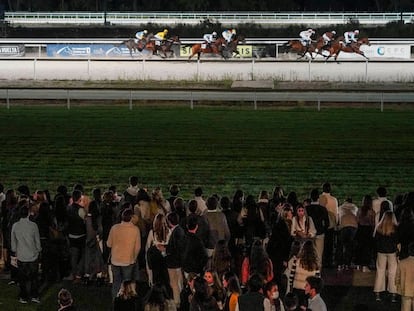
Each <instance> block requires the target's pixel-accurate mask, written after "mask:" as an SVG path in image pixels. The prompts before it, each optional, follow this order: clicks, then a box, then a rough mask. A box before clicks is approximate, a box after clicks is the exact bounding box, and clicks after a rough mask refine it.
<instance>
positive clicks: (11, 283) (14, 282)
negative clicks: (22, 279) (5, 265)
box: [7, 280, 16, 285]
mask: <svg viewBox="0 0 414 311" xmlns="http://www.w3.org/2000/svg"><path fill="white" fill-rule="evenodd" d="M14 284H16V281H13V280H11V281H10V282H9V283H7V285H14Z"/></svg>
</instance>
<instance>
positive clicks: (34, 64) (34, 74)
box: [33, 58, 37, 80]
mask: <svg viewBox="0 0 414 311" xmlns="http://www.w3.org/2000/svg"><path fill="white" fill-rule="evenodd" d="M36 62H37V58H34V59H33V80H36V78H37V77H36Z"/></svg>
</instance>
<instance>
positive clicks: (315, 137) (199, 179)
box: [0, 105, 414, 203]
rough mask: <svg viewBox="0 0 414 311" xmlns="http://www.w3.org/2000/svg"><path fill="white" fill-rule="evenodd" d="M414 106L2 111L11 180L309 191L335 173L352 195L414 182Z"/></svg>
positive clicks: (0, 165) (0, 148) (7, 181)
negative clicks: (135, 180)
mask: <svg viewBox="0 0 414 311" xmlns="http://www.w3.org/2000/svg"><path fill="white" fill-rule="evenodd" d="M413 120H414V111H412V110H407V111H401V110H387V111H385V112H383V113H381V112H380V111H379V110H377V109H340V108H332V109H330V108H328V109H323V110H322V111H321V112H317V111H316V110H313V109H312V110H311V109H304V108H302V109H300V108H295V109H289V110H276V109H264V110H257V111H255V110H252V109H250V108H249V109H245V108H242V107H241V106H233V107H232V108H223V107H209V108H206V107H204V108H201V107H196V109H194V110H190V109H189V108H188V107H166V106H160V107H134V109H133V110H132V111H130V110H128V108H127V106H119V105H117V106H116V107H108V106H101V107H91V106H74V107H73V108H72V109H71V110H67V109H65V108H64V107H62V106H61V107H54V106H52V107H34V106H13V107H12V108H11V109H10V110H7V109H6V108H4V106H3V107H2V108H1V109H0V182H1V183H3V184H4V186H5V188H6V189H7V188H10V187H17V186H18V185H20V184H27V185H28V186H29V187H30V189H31V190H32V191H34V190H36V189H46V188H47V189H50V190H51V192H52V194H53V193H54V192H55V189H56V187H57V186H58V185H60V184H65V185H67V186H68V187H69V188H71V187H72V185H73V184H74V183H77V182H81V183H83V184H84V185H85V187H86V189H87V190H88V191H90V190H91V189H92V188H93V187H96V186H100V187H107V186H109V185H111V184H114V185H116V186H117V187H118V189H120V190H121V191H122V190H123V189H124V188H125V187H126V186H127V182H128V177H129V176H130V175H138V176H139V178H140V180H141V182H142V185H143V186H145V187H148V188H149V189H152V188H153V187H155V186H161V187H162V189H163V190H164V193H167V192H168V191H167V190H168V186H169V185H170V184H171V183H178V184H179V185H180V186H181V189H182V193H181V194H182V196H184V198H185V199H187V198H189V196H190V195H191V194H192V192H193V190H194V188H195V187H196V186H199V185H201V186H202V187H203V189H204V192H205V194H206V195H210V194H213V193H218V194H220V195H229V196H232V195H233V193H234V191H235V190H236V189H238V188H241V189H242V190H244V191H245V193H248V194H253V195H254V196H256V195H258V193H259V191H260V190H262V189H265V190H268V191H269V192H271V191H272V189H273V187H274V186H275V185H281V186H283V188H284V189H285V192H289V191H296V192H297V193H298V194H299V197H300V198H304V197H305V196H307V195H308V193H309V191H310V190H311V189H312V188H313V187H320V186H321V184H322V183H323V182H324V181H330V182H331V183H332V185H333V193H334V195H336V196H337V197H338V199H339V200H340V201H341V202H342V201H343V200H344V199H345V198H346V197H347V196H352V197H353V198H354V201H355V202H357V203H359V202H360V199H361V198H362V196H363V195H364V194H367V193H370V194H375V189H376V188H377V187H378V186H379V185H384V186H386V187H387V188H388V190H389V193H390V196H394V195H395V194H397V193H399V192H406V191H409V190H412V189H413V185H414V156H413V154H414V122H413Z"/></svg>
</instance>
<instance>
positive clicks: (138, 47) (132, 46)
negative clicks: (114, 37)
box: [119, 33, 154, 57]
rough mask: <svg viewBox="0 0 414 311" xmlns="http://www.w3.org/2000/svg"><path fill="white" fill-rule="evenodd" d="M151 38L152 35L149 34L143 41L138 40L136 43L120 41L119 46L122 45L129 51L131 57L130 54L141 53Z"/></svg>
mask: <svg viewBox="0 0 414 311" xmlns="http://www.w3.org/2000/svg"><path fill="white" fill-rule="evenodd" d="M153 36H154V35H153V34H152V33H150V34H148V36H147V37H146V38H145V39H143V40H138V42H137V40H136V39H133V38H130V39H128V40H124V41H122V42H121V43H120V44H119V45H122V44H124V45H125V46H126V47H127V48H128V50H129V55H131V57H132V52H137V51H139V52H141V51H142V50H143V49H144V48H145V46H146V45H147V43H148V42H149V41H150V40H151V38H152V37H153Z"/></svg>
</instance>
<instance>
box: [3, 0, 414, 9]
mask: <svg viewBox="0 0 414 311" xmlns="http://www.w3.org/2000/svg"><path fill="white" fill-rule="evenodd" d="M0 7H3V8H4V9H5V10H6V11H104V10H107V11H370V12H374V11H378V12H403V11H412V10H414V2H413V1H412V0H366V1H354V0H344V1H338V0H237V1H236V0H220V1H213V0H176V1H170V0H151V1H144V0H24V1H23V0H7V1H6V0H1V1H0Z"/></svg>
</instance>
